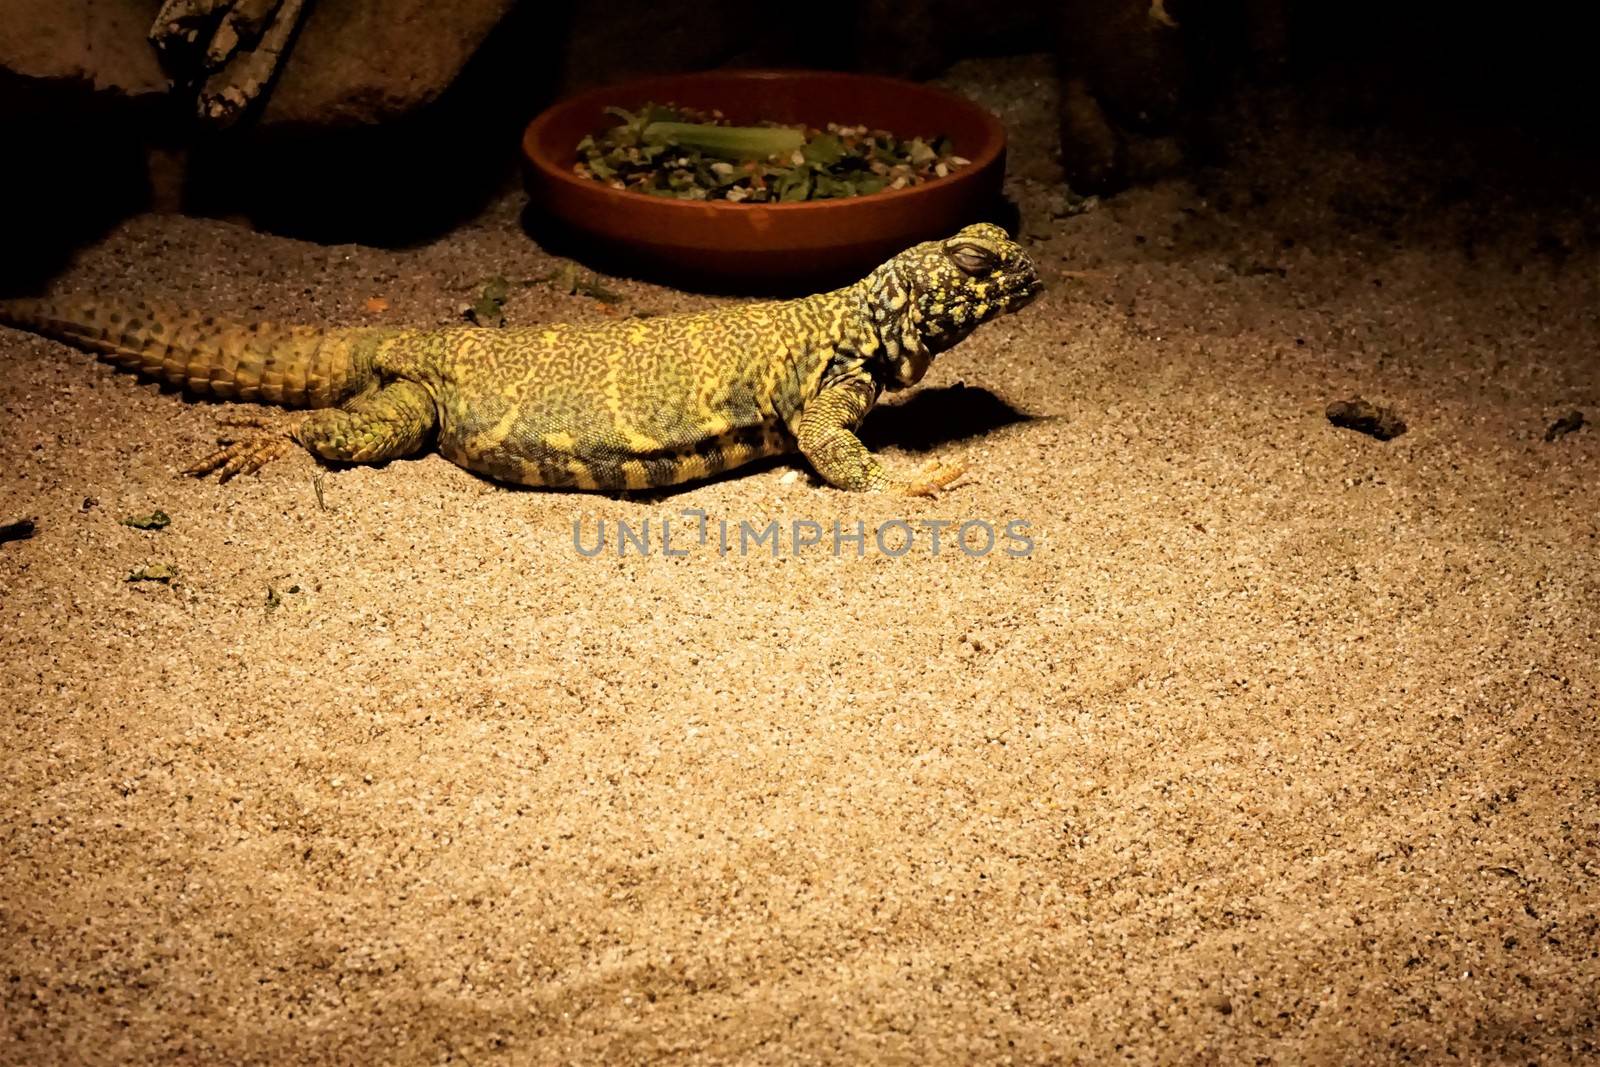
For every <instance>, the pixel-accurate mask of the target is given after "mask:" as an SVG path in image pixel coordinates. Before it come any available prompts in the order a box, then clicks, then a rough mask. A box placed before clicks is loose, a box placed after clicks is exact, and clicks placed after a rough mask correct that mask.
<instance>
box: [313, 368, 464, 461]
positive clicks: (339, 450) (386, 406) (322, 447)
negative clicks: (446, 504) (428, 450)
mask: <svg viewBox="0 0 1600 1067" xmlns="http://www.w3.org/2000/svg"><path fill="white" fill-rule="evenodd" d="M438 425H439V413H438V409H437V408H435V406H434V403H433V396H432V394H430V393H429V392H428V391H427V390H426V389H424V388H423V387H422V386H421V385H418V384H417V383H416V382H411V381H398V382H391V383H390V384H388V385H386V386H384V387H383V388H381V389H379V390H378V391H377V392H375V393H363V394H362V395H361V396H358V397H356V399H354V400H352V401H351V402H350V403H348V404H346V405H345V406H344V407H342V408H323V409H321V410H319V411H313V412H312V413H311V414H309V415H307V416H306V417H305V421H304V422H302V423H300V425H299V426H297V427H295V429H294V431H293V433H294V439H295V440H296V441H299V442H300V443H301V444H302V445H305V446H306V447H307V448H309V449H310V450H311V451H313V452H315V453H316V454H317V455H319V456H321V457H322V458H323V459H329V460H333V461H334V462H335V463H382V462H384V461H385V460H390V459H398V458H400V457H401V456H409V455H412V454H414V453H416V452H420V451H422V449H423V447H424V446H426V445H427V443H428V441H429V439H431V438H432V436H433V432H434V430H435V429H437V428H438Z"/></svg>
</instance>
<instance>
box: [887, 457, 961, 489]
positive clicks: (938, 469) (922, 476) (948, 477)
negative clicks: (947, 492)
mask: <svg viewBox="0 0 1600 1067" xmlns="http://www.w3.org/2000/svg"><path fill="white" fill-rule="evenodd" d="M965 473H967V468H965V467H963V466H962V465H961V464H959V463H943V462H941V461H939V460H937V459H930V460H929V461H928V462H926V463H924V464H923V465H922V469H921V470H920V471H918V472H917V476H916V477H915V478H912V479H911V480H910V481H908V482H901V483H899V484H898V485H897V486H896V489H898V490H899V492H900V495H902V496H926V497H932V496H938V495H939V491H940V490H942V489H948V488H950V486H951V485H953V484H955V482H956V480H957V479H959V478H960V477H961V476H962V475H963V474H965Z"/></svg>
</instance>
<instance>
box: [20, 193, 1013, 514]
mask: <svg viewBox="0 0 1600 1067" xmlns="http://www.w3.org/2000/svg"><path fill="white" fill-rule="evenodd" d="M1041 289H1042V283H1041V282H1040V280H1039V276H1038V273H1037V271H1036V270H1035V268H1034V265H1033V263H1032V262H1031V261H1030V260H1029V258H1028V256H1027V254H1026V252H1025V251H1024V250H1023V249H1022V248H1021V247H1020V246H1019V245H1017V244H1016V243H1015V242H1013V241H1012V240H1011V239H1010V238H1009V237H1008V236H1007V234H1006V231H1005V230H1004V229H1002V228H1001V227H999V226H996V225H993V224H990V223H977V224H974V225H971V226H967V227H964V228H963V229H961V230H960V231H959V232H957V233H956V234H955V235H953V236H952V237H950V238H948V239H944V240H933V241H925V242H922V243H919V244H916V245H914V246H912V247H911V248H909V249H906V250H905V251H903V252H901V253H900V254H898V255H896V256H894V257H892V258H890V259H889V260H888V261H887V262H885V263H883V264H882V265H880V266H879V267H877V268H876V269H874V270H873V271H871V272H870V273H869V274H868V275H867V276H866V277H865V278H863V279H861V280H860V281H858V282H855V283H854V284H851V285H847V286H845V287H843V288H839V289H833V290H830V291H827V292H823V293H818V294H814V295H811V296H805V297H800V298H797V299H791V300H768V301H762V302H754V303H739V304H731V305H726V306H722V307H719V308H716V309H713V310H709V311H704V312H697V313H690V314H681V315H664V316H659V317H651V318H644V319H633V320H615V321H609V322H604V323H596V324H587V323H585V324H572V325H560V324H552V325H535V326H527V327H505V328H490V327H472V326H465V325H462V326H455V327H446V328H436V329H408V328H395V327H385V326H371V327H349V328H329V329H323V328H318V327H313V326H280V325H272V324H268V323H259V322H258V323H249V322H233V321H224V320H221V319H218V318H216V317H214V316H211V315H204V314H201V313H199V312H196V311H191V310H174V309H172V308H170V307H163V306H158V305H154V304H150V303H147V302H144V301H122V302H109V303H107V302H101V301H98V300H95V299H93V298H84V299H76V300H74V299H49V298H44V299H33V300H9V301H0V324H5V325H10V326H14V327H20V328H22V329H25V330H28V331H30V332H33V333H37V334H41V335H44V336H46V337H51V338H54V339H57V340H61V341H65V342H67V343H69V344H73V345H75V346H77V347H80V348H83V349H87V350H90V351H93V352H96V353H98V354H100V355H101V357H102V358H104V359H106V360H108V361H109V362H111V363H113V364H115V365H116V366H118V367H121V368H123V369H126V370H131V371H134V372H137V373H139V374H141V375H143V376H145V377H147V378H154V379H157V380H160V381H163V382H165V383H167V384H168V385H170V386H173V387H177V388H179V389H182V390H184V391H186V392H188V393H191V394H194V395H198V396H202V397H209V398H212V399H217V400H234V401H246V402H255V403H264V404H271V405H278V406H282V407H289V408H309V409H311V410H310V411H309V413H307V414H305V415H302V416H300V417H299V421H297V422H295V423H294V424H293V425H292V427H291V428H290V429H288V430H287V431H280V432H275V433H271V434H266V435H259V436H253V437H246V438H244V439H241V440H235V441H232V442H219V444H224V445H225V447H222V448H220V449H219V450H217V451H215V452H213V453H212V454H210V455H208V456H206V457H205V458H203V459H201V460H200V461H199V462H198V463H196V464H194V465H193V466H191V467H189V468H188V469H187V470H186V471H185V472H184V473H185V474H191V475H196V476H201V477H203V476H205V475H208V474H211V473H216V474H217V475H218V477H219V480H222V481H226V480H228V479H230V478H233V477H235V476H236V475H241V474H250V473H254V472H256V471H258V470H260V468H261V467H262V466H264V465H265V464H266V463H268V462H270V461H271V460H273V459H276V458H277V457H279V456H282V455H285V454H288V453H290V452H292V451H293V450H294V449H295V448H296V447H297V446H298V447H303V448H305V449H308V450H309V451H311V452H312V453H313V454H315V455H316V456H319V457H321V458H322V459H323V460H324V461H328V462H334V463H382V462H385V461H387V460H391V459H396V458H399V457H403V456H408V455H413V454H416V453H419V452H422V451H424V450H425V449H426V448H428V447H429V446H430V445H432V446H433V447H436V448H437V450H438V451H439V452H440V453H441V454H442V455H443V456H444V457H445V458H446V459H448V460H450V461H452V462H454V463H456V464H458V465H460V466H462V467H465V468H467V469H468V470H471V471H474V472H476V473H478V474H480V475H484V476H487V477H488V478H491V479H495V480H499V481H503V482H509V483H514V484H518V485H525V486H538V487H549V488H569V489H580V490H602V491H622V490H642V489H651V488H657V487H666V486H674V485H679V484H682V483H686V482H692V481H696V480H699V479H702V478H707V477H710V476H712V475H715V474H719V473H722V472H724V471H728V470H731V469H733V468H735V467H739V466H741V465H743V464H745V463H748V462H750V461H752V460H755V459H758V458H761V457H766V456H773V455H783V454H788V453H792V452H795V451H798V452H799V453H800V454H801V455H803V456H804V457H805V459H806V460H807V461H808V462H809V463H810V465H811V467H812V468H813V469H814V470H815V472H816V473H817V474H818V475H819V476H820V477H821V478H822V479H823V480H824V481H825V482H827V483H828V484H830V485H832V486H835V487H837V488H839V489H843V490H852V491H865V492H894V493H900V494H903V495H911V496H932V495H935V494H936V493H937V492H939V491H940V490H942V489H943V488H945V487H947V486H948V485H949V484H950V483H951V482H953V481H954V480H955V479H956V478H958V477H960V476H961V474H962V473H963V472H962V470H961V468H959V467H958V466H954V465H950V464H945V463H941V462H938V461H931V462H930V463H929V464H927V465H925V466H924V467H923V468H922V470H920V471H918V472H916V473H914V474H912V475H911V476H910V477H891V476H890V474H889V473H888V471H886V470H885V468H884V466H883V464H882V463H881V462H880V461H879V460H878V458H877V457H876V456H874V455H873V454H872V453H871V452H870V451H869V450H868V449H867V447H866V446H865V445H864V444H862V442H861V439H860V438H859V437H857V436H856V430H857V428H858V427H859V426H860V424H861V422H862V420H863V419H864V418H865V417H866V415H867V412H868V411H870V410H871V409H872V407H873V405H874V404H875V403H876V402H877V401H878V399H879V397H880V396H881V395H882V394H883V393H884V392H885V391H892V390H898V389H903V388H906V387H908V386H911V385H915V384H916V383H917V382H918V381H920V380H921V379H922V377H923V376H924V374H926V373H927V370H928V367H929V364H930V363H931V361H932V360H933V357H934V356H935V355H937V354H938V353H940V352H943V351H945V350H947V349H949V348H950V347H951V346H952V345H955V344H956V343H958V342H960V341H961V340H963V339H964V338H966V337H967V336H968V335H969V334H971V333H972V331H973V330H974V329H976V328H977V327H978V326H979V325H980V324H982V323H984V322H985V321H987V320H990V319H992V318H994V317H995V316H997V315H999V314H1001V313H1003V312H1009V311H1014V310H1016V309H1017V308H1020V307H1021V306H1022V305H1024V304H1026V303H1028V302H1029V301H1030V300H1031V299H1033V297H1034V296H1035V295H1037V294H1038V293H1039V292H1040V291H1041Z"/></svg>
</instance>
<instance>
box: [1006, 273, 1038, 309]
mask: <svg viewBox="0 0 1600 1067" xmlns="http://www.w3.org/2000/svg"><path fill="white" fill-rule="evenodd" d="M1042 292H1044V282H1041V281H1040V280H1039V279H1038V278H1029V279H1028V280H1027V281H1026V282H1025V283H1024V284H1023V286H1022V288H1020V289H1018V290H1017V291H1016V292H1014V293H1012V294H1011V296H1010V297H1009V298H1008V299H1007V301H1006V304H1007V310H1008V311H1020V310H1021V309H1023V308H1025V307H1027V306H1028V305H1029V304H1031V303H1033V300H1034V298H1035V297H1037V296H1038V295H1039V294H1040V293H1042Z"/></svg>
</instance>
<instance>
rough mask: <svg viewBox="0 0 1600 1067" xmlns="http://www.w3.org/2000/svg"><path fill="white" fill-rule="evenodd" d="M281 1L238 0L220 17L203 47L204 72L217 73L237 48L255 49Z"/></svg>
mask: <svg viewBox="0 0 1600 1067" xmlns="http://www.w3.org/2000/svg"><path fill="white" fill-rule="evenodd" d="M281 3H282V0H238V3H235V4H234V5H233V6H232V7H231V8H229V9H228V13H227V14H226V15H224V16H222V23H221V24H220V25H219V26H218V27H217V32H216V33H214V34H212V35H211V43H210V44H209V45H208V46H206V69H207V70H217V69H219V68H221V66H222V65H223V64H224V63H226V62H227V61H228V60H229V59H230V58H232V56H233V54H234V53H235V52H237V51H238V50H239V49H240V48H254V47H255V46H256V44H257V43H258V42H259V41H260V40H261V38H262V35H263V34H264V32H265V31H266V30H267V28H268V27H269V26H270V25H271V23H272V16H273V15H274V14H276V13H277V11H278V7H279V5H280V4H281Z"/></svg>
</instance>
